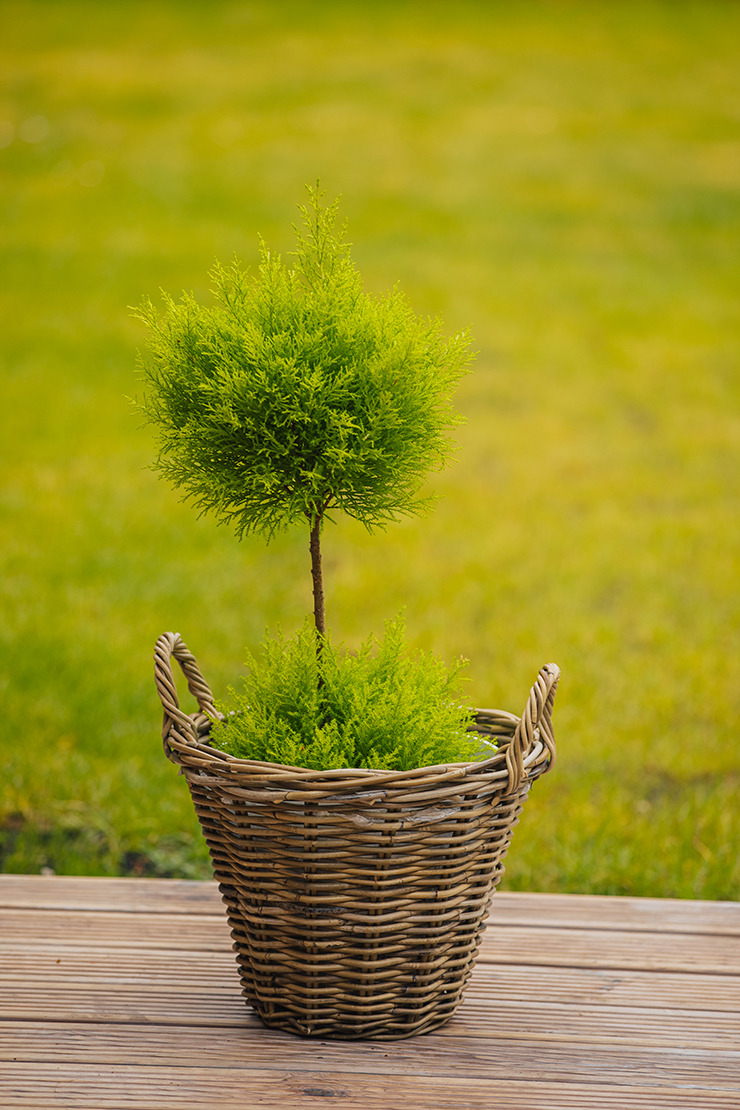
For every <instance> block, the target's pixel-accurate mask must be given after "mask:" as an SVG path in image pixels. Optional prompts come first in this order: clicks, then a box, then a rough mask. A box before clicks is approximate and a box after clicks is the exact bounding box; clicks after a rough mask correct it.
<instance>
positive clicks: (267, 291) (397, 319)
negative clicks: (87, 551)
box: [139, 190, 469, 538]
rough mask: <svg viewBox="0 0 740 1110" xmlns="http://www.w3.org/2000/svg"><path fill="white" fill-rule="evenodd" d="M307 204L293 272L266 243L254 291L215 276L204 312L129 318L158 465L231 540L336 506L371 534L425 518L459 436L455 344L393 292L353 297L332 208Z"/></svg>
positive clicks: (188, 305)
mask: <svg viewBox="0 0 740 1110" xmlns="http://www.w3.org/2000/svg"><path fill="white" fill-rule="evenodd" d="M309 195H310V205H309V206H308V207H307V208H304V209H302V210H301V211H302V215H303V220H304V225H305V228H304V230H303V231H298V232H297V239H298V243H297V249H296V252H295V256H294V257H295V266H294V268H292V269H289V268H287V267H286V266H285V265H284V263H283V262H282V260H281V259H280V258H279V257H275V256H273V255H271V254H270V252H269V251H268V250H267V248H266V247H265V246H264V244H263V247H262V261H261V265H260V267H259V272H258V275H257V277H256V278H255V279H252V278H249V277H248V276H247V275H246V274H245V273H244V272H243V271H242V270H241V269H240V267H239V265H238V263H236V262H234V263H233V264H232V265H231V266H230V267H229V268H228V269H225V268H223V267H222V266H220V265H217V266H216V267H215V269H214V271H213V273H212V278H213V282H214V291H215V294H216V300H217V304H216V306H215V307H212V308H207V307H203V306H201V305H199V304H197V303H196V302H195V301H194V300H193V299H192V298H190V297H187V296H183V298H182V299H181V301H180V302H177V303H176V302H175V301H173V300H172V299H171V298H169V297H165V306H164V313H163V314H162V315H161V316H160V315H159V314H158V313H157V312H156V310H155V309H154V307H153V306H152V304H151V302H146V303H145V304H144V305H143V306H142V308H141V309H140V310H139V315H140V318H141V319H143V320H144V321H145V323H146V324H147V325H148V327H149V344H148V357H147V359H146V360H145V362H144V364H143V378H144V381H145V383H146V397H145V400H144V403H143V406H142V407H143V410H144V412H145V413H146V415H147V417H148V418H149V420H150V422H151V423H152V424H153V425H154V427H155V429H156V433H157V436H158V448H159V451H158V457H157V461H156V463H155V468H156V469H157V470H158V471H159V472H160V474H162V475H163V476H164V477H165V478H167V479H169V480H170V481H171V482H172V483H173V484H174V485H175V486H177V487H179V488H181V489H182V490H183V491H184V495H185V497H186V498H187V499H190V500H192V501H193V502H194V503H195V504H196V505H197V506H198V507H199V508H200V509H201V510H202V511H203V512H212V513H214V514H215V515H216V517H217V519H218V520H219V522H224V523H228V524H232V525H233V526H234V527H235V529H236V532H237V534H238V535H239V536H240V537H241V536H242V535H244V534H246V533H250V532H256V533H261V534H264V535H266V536H267V537H268V538H269V537H270V536H271V535H273V534H274V533H275V532H276V531H278V530H281V529H283V528H286V527H288V526H289V525H291V524H293V523H296V522H298V521H300V520H305V519H306V518H308V519H309V520H311V521H313V520H314V519H316V518H317V517H322V516H323V515H324V513H326V512H328V513H329V514H331V511H332V510H333V509H339V510H341V511H342V512H345V513H347V514H348V515H349V516H351V517H355V518H356V519H357V520H360V521H362V523H363V524H364V525H365V526H366V527H367V528H368V529H372V528H373V527H374V526H376V525H385V524H387V523H388V522H389V521H391V520H394V519H396V518H397V517H398V515H399V514H404V513H418V512H421V511H423V510H424V509H425V508H426V507H427V506H428V503H429V500H428V499H424V498H422V497H420V494H419V490H420V488H421V486H422V484H423V481H424V478H425V475H426V474H427V472H428V471H429V470H430V469H432V468H440V467H441V466H443V465H444V463H445V461H446V460H447V458H448V456H449V453H450V445H449V443H448V439H447V435H446V433H447V431H448V430H449V429H450V428H451V427H453V426H454V425H455V424H456V423H458V419H457V418H456V416H455V414H454V413H453V411H452V409H451V407H450V404H449V395H450V393H451V390H452V388H453V386H454V385H455V383H456V382H457V380H458V379H459V378H460V376H461V375H462V374H463V373H464V372H465V367H466V365H467V362H468V360H469V353H468V352H469V340H468V337H467V336H466V335H459V336H456V337H454V338H453V339H451V340H449V341H446V340H444V339H443V338H442V336H441V333H440V326H439V324H438V323H437V322H434V321H429V320H422V319H418V318H417V317H416V316H415V315H414V313H413V312H412V311H411V309H410V308H409V306H408V305H407V303H406V301H405V299H404V297H403V296H402V294H401V293H400V292H399V291H398V290H393V291H392V292H391V293H389V294H387V295H386V296H385V297H371V296H369V295H367V294H365V293H364V292H363V289H362V281H361V279H360V276H359V274H358V273H357V271H356V270H355V268H354V266H353V264H352V262H351V259H350V253H349V247H348V245H347V244H346V243H344V242H343V241H342V238H341V235H340V236H339V237H336V236H335V234H334V224H335V220H336V208H337V205H336V203H335V204H334V205H332V206H331V207H328V208H325V207H322V204H321V197H320V194H319V193H318V191H317V190H309Z"/></svg>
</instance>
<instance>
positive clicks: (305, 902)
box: [155, 632, 560, 1040]
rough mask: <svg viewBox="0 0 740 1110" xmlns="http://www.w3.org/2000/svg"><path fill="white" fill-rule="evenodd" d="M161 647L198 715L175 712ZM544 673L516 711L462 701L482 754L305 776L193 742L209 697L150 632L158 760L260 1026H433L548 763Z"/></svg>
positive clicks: (471, 957)
mask: <svg viewBox="0 0 740 1110" xmlns="http://www.w3.org/2000/svg"><path fill="white" fill-rule="evenodd" d="M173 656H174V657H175V658H176V659H177V661H178V662H179V664H180V666H181V668H182V671H183V673H184V675H185V677H186V679H187V683H188V687H189V689H190V691H191V693H192V694H193V695H194V696H195V698H196V699H197V701H198V705H199V709H200V712H198V713H195V714H192V715H188V714H186V713H184V712H183V711H182V710H181V709H180V707H179V704H178V699H177V692H176V688H175V682H174V676H173V673H172V664H171V659H172V657H173ZM559 673H560V672H559V670H558V668H557V666H556V665H555V664H554V663H548V664H547V665H546V666H544V667H543V668H542V670H541V671H540V673H539V675H538V677H537V680H536V682H535V684H534V686H533V687H532V690H531V693H530V695H529V698H528V700H527V704H526V707H525V710H524V714H523V715H522V717H521V718H519V717H516V716H514V715H513V714H511V713H505V712H503V711H499V710H490V709H481V710H477V711H476V717H475V720H476V726H475V729H476V731H477V732H479V733H481V735H484V736H491V737H495V738H496V739H497V740H498V745H499V747H498V751H497V752H496V754H495V755H494V756H492V758H490V759H487V760H486V761H485V762H480V763H466V764H456V765H445V766H438V767H422V768H420V769H419V770H414V771H371V770H358V769H353V768H350V769H345V770H334V771H309V770H304V769H302V768H298V767H286V766H282V765H280V764H275V763H261V762H257V761H252V760H246V759H237V758H235V757H233V756H230V755H227V754H226V753H224V752H221V751H218V750H217V749H216V748H213V747H211V746H210V744H209V729H210V724H211V719H212V718H213V717H216V716H219V714H218V713H217V711H216V709H215V706H214V703H213V695H212V693H211V691H210V689H209V687H208V685H207V684H206V682H205V681H204V679H203V676H202V675H201V673H200V670H199V669H198V665H197V663H196V661H195V658H194V657H193V655H192V654H191V653H190V651H188V648H187V647H186V645H185V643H184V642H183V640H182V639H181V637H180V636H179V635H178V634H177V633H172V632H168V633H165V635H164V636H161V637H160V639H159V640H158V641H157V646H156V650H155V676H156V683H157V689H158V691H159V695H160V698H161V700H162V704H163V706H164V728H163V742H164V749H165V753H166V755H167V756H168V758H169V759H171V760H172V761H173V762H174V763H177V764H179V766H180V768H181V772H182V774H184V775H185V777H186V779H187V781H188V785H189V787H190V792H191V795H192V798H193V802H194V803H195V808H196V811H197V814H198V817H199V819H200V823H201V826H202V829H203V832H204V834H205V838H206V841H207V843H208V848H209V850H210V854H211V859H212V861H213V868H214V873H215V877H216V880H217V881H218V883H219V885H220V890H221V894H222V896H223V899H224V902H225V903H226V906H227V911H228V918H229V924H230V926H231V930H232V937H233V940H234V948H235V950H236V953H237V962H238V964H239V969H240V975H241V981H242V986H243V993H244V995H245V996H246V999H247V1002H248V1003H249V1004H250V1005H251V1006H253V1007H254V1008H255V1009H256V1010H257V1012H258V1013H259V1015H260V1017H261V1018H262V1020H263V1022H264V1023H265V1025H267V1026H270V1027H271V1028H275V1029H283V1030H286V1031H289V1032H292V1033H297V1034H301V1035H303V1036H317V1037H321V1038H340V1039H354V1038H367V1039H383V1040H391V1039H396V1038H401V1037H410V1036H413V1035H415V1034H417V1033H426V1032H429V1031H430V1030H432V1029H436V1028H438V1027H439V1026H441V1025H443V1024H444V1023H445V1022H447V1021H449V1019H450V1018H451V1017H452V1015H453V1014H454V1012H455V1010H456V1009H457V1007H458V1006H459V1004H460V1002H461V1000H462V996H463V992H464V990H465V987H466V985H467V983H468V981H469V979H470V976H471V974H472V970H473V965H474V963H475V958H476V955H477V951H478V947H479V943H480V937H481V934H482V932H483V929H484V927H485V925H484V919H485V917H486V913H487V910H488V907H489V905H490V902H491V898H492V896H493V892H494V889H495V887H496V885H497V883H498V882H499V880H500V878H501V876H502V874H503V870H504V867H503V859H504V857H505V855H506V853H507V849H508V845H509V841H510V840H511V836H512V832H513V829H514V826H515V825H516V824H517V823H518V819H519V814H520V813H521V811H522V804H523V802H524V800H525V798H526V795H527V792H528V791H529V788H530V785H531V783H532V782H533V780H534V779H535V778H537V777H538V776H539V775H541V774H542V773H543V772H544V771H546V770H548V769H549V767H550V766H551V764H552V761H553V759H554V757H555V742H554V738H553V732H552V720H551V714H552V705H553V700H554V697H555V690H556V687H557V682H558V677H559Z"/></svg>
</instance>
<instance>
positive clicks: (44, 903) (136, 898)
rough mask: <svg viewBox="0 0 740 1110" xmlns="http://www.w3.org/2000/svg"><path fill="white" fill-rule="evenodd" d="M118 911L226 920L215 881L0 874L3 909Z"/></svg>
mask: <svg viewBox="0 0 740 1110" xmlns="http://www.w3.org/2000/svg"><path fill="white" fill-rule="evenodd" d="M11 908H15V909H29V910H73V911H74V912H75V913H84V912H85V911H86V910H96V911H98V912H100V911H104V910H115V911H117V912H118V913H165V914H171V913H187V914H205V915H207V916H210V917H213V916H216V917H222V916H223V914H224V904H223V902H222V901H221V895H220V894H219V892H218V887H217V885H216V883H215V882H200V881H197V880H190V879H104V878H97V877H89V876H78V875H0V909H11Z"/></svg>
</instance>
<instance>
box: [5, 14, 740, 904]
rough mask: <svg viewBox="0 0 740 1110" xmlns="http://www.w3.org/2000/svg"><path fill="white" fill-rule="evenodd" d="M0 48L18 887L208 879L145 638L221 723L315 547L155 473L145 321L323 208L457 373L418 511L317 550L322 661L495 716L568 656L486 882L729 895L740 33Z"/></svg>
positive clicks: (517, 706)
mask: <svg viewBox="0 0 740 1110" xmlns="http://www.w3.org/2000/svg"><path fill="white" fill-rule="evenodd" d="M0 30H1V31H2V33H1V34H0V56H1V61H2V64H1V65H0V74H1V76H0V145H2V149H0V206H1V210H2V227H3V236H2V267H3V281H2V287H1V292H0V314H1V316H0V321H1V323H0V345H1V352H0V355H1V359H2V365H1V373H2V387H3V394H2V406H1V407H0V421H1V437H2V439H1V445H0V452H1V456H2V471H3V478H2V489H1V491H0V537H1V538H0V551H1V552H2V560H3V567H2V574H1V575H0V606H1V615H0V656H1V662H0V689H2V710H3V722H4V728H3V739H2V755H3V760H2V762H3V771H4V773H3V775H2V779H1V780H0V826H1V827H2V839H1V841H0V868H2V869H4V870H5V871H31V872H38V871H39V870H40V869H41V868H43V867H51V868H53V869H54V870H56V871H57V872H59V873H62V872H77V873H87V874H123V873H134V874H136V873H139V874H159V875H178V876H186V877H197V876H205V875H206V874H207V873H208V864H207V860H206V857H205V853H204V850H203V847H202V844H201V841H200V838H199V833H198V831H197V826H196V823H195V819H194V816H193V815H192V813H191V805H190V801H189V798H188V796H187V794H186V790H185V786H184V782H183V780H182V779H181V778H178V777H177V775H176V772H175V769H174V768H173V767H172V766H171V765H170V764H169V763H167V762H166V760H165V759H164V757H163V755H162V751H161V747H160V743H159V738H158V734H159V725H160V719H161V715H160V710H159V705H158V701H157V699H156V695H155V692H154V685H153V668H152V649H153V645H154V641H155V640H156V638H157V636H158V635H159V634H160V633H161V632H163V631H165V630H166V629H174V630H176V631H179V632H181V633H182V635H183V636H184V637H185V639H186V641H187V642H188V644H189V646H190V647H191V649H192V650H193V651H194V652H195V653H196V655H197V657H198V659H199V661H200V662H201V665H202V668H203V670H204V672H205V674H206V677H207V678H208V679H209V681H210V682H211V685H212V686H213V688H214V690H215V691H216V692H217V693H218V694H220V695H225V694H226V688H227V686H228V685H229V684H230V683H233V682H234V681H236V680H237V678H238V675H239V673H240V669H241V665H242V661H243V658H244V655H245V649H246V648H247V647H249V648H250V649H252V650H254V648H255V647H256V645H257V644H258V642H259V640H260V639H261V637H262V634H263V632H264V629H265V627H266V626H268V625H269V626H270V627H272V628H274V627H275V625H276V624H277V623H278V622H279V623H280V624H281V625H282V627H283V628H284V629H285V630H292V629H293V628H295V627H296V626H297V625H298V624H299V623H300V622H301V621H302V619H303V615H304V614H305V613H306V612H307V611H309V609H310V606H311V599H310V576H309V556H308V538H307V535H303V534H298V533H295V534H289V535H286V536H284V537H282V538H279V539H278V540H276V541H275V542H274V543H273V544H272V545H271V546H270V547H269V548H265V547H264V546H263V544H262V543H261V542H259V541H254V542H252V541H245V542H243V543H241V544H239V543H237V541H236V540H235V539H234V538H233V536H232V535H230V534H229V533H228V532H227V531H225V530H223V529H217V528H215V527H214V526H213V525H212V523H211V522H210V521H209V520H207V519H202V520H198V519H196V516H195V514H194V512H193V511H192V510H191V509H189V508H188V507H187V506H183V505H180V504H179V503H178V500H177V496H176V495H175V494H174V493H173V492H172V491H171V490H170V489H169V488H168V487H167V486H166V485H165V484H163V483H160V482H158V481H157V479H156V478H155V476H154V475H153V474H152V473H151V472H150V471H148V470H147V469H146V466H147V464H148V463H149V462H150V461H151V458H152V453H153V451H152V441H151V436H150V433H149V432H148V431H147V430H146V429H142V428H141V427H140V426H139V421H138V420H137V418H136V417H135V416H133V415H132V414H131V409H130V405H129V403H128V401H127V397H130V396H132V395H133V394H135V393H136V390H137V383H136V380H135V377H134V365H135V352H136V348H137V346H141V345H143V342H144V329H143V328H142V327H141V326H140V325H139V324H138V323H137V322H136V321H134V320H133V319H132V318H131V316H130V313H129V310H128V308H127V306H129V305H135V304H137V303H138V302H139V301H140V300H141V297H142V296H143V295H144V294H150V295H152V296H153V297H156V295H157V291H158V289H159V288H160V287H161V288H165V289H167V290H168V291H169V292H172V293H174V294H177V293H178V292H179V291H180V290H181V289H187V290H192V291H193V292H194V293H195V294H196V296H198V297H207V296H208V282H207V278H206V274H207V271H208V270H209V268H210V267H211V265H212V263H213V260H214V258H215V257H216V256H218V257H219V258H221V259H222V260H223V261H224V262H228V260H229V259H230V257H231V256H232V255H233V253H234V252H236V253H237V254H238V255H239V257H240V258H241V260H242V261H243V262H244V263H248V264H250V265H254V263H255V262H256V260H257V255H258V235H259V234H262V235H263V236H264V237H265V238H266V239H267V241H268V243H269V244H270V245H271V246H272V247H273V248H275V249H278V250H289V249H291V246H292V239H293V233H292V230H291V223H292V222H293V221H294V220H295V218H296V205H297V204H298V203H302V201H303V199H304V192H303V186H304V183H305V182H310V181H314V180H315V179H316V178H317V177H320V178H321V180H322V183H323V185H324V186H325V187H326V189H327V192H328V194H329V195H330V196H334V195H337V194H340V193H341V194H342V197H343V200H342V211H343V213H344V214H345V215H346V216H347V217H348V218H349V221H350V236H349V237H350V239H351V241H352V242H353V244H354V245H353V257H354V258H355V260H356V262H357V264H358V266H359V268H360V270H361V272H362V273H363V274H364V276H365V278H366V284H367V287H368V288H369V289H372V290H378V291H382V290H385V289H387V288H388V287H390V286H391V285H393V284H394V283H395V282H399V283H400V284H401V286H402V288H403V289H404V290H405V292H406V293H407V295H408V297H409V300H410V302H411V304H412V305H413V307H414V308H415V309H416V310H417V311H418V312H421V313H430V314H439V315H441V316H442V318H443V319H444V321H445V325H446V327H447V329H448V330H449V331H453V330H457V329H459V328H461V327H467V326H470V327H471V329H472V332H473V335H474V339H475V347H476V349H477V351H478V357H477V361H476V364H475V368H474V372H473V373H472V374H471V375H470V376H469V377H468V378H466V379H465V381H464V383H463V385H462V386H461V387H460V389H459V391H458V394H457V403H458V407H459V408H460V410H461V411H462V412H463V413H464V414H465V416H466V417H467V424H466V425H465V427H464V428H462V429H461V430H460V432H459V433H458V439H459V444H460V450H459V454H458V458H457V462H456V464H455V465H454V466H453V467H452V468H451V469H450V470H448V471H446V472H445V473H444V474H442V475H439V476H437V477H436V478H435V483H434V484H435V487H436V489H437V491H438V492H439V493H441V494H442V495H443V498H442V500H441V502H440V504H439V507H438V509H437V510H436V512H435V514H434V515H433V516H432V517H430V518H428V519H427V520H423V521H419V522H408V523H403V524H399V525H396V526H394V527H393V528H391V529H390V530H389V531H388V532H386V533H381V534H379V535H375V536H371V537H368V536H367V535H366V534H364V532H363V531H362V530H361V529H360V528H358V527H356V526H354V525H352V524H349V523H341V524H339V525H337V526H336V527H335V528H330V529H329V530H328V531H327V534H326V538H325V541H324V547H325V559H326V564H327V566H326V574H327V590H328V616H329V622H330V625H331V627H332V629H333V634H334V639H335V640H336V641H340V640H344V641H345V642H346V643H347V644H349V645H354V644H357V643H359V642H360V640H362V639H364V638H365V637H366V636H367V635H368V633H370V632H371V631H376V632H378V631H380V630H381V629H382V626H383V622H384V620H386V619H387V618H389V617H392V616H395V614H396V613H397V612H398V611H399V609H401V607H404V606H405V617H406V624H407V629H408V632H409V636H410V638H411V640H412V642H413V643H414V644H415V645H417V646H421V647H424V648H429V647H434V648H435V649H436V650H437V651H438V652H440V654H442V656H443V657H444V658H446V659H447V660H448V661H449V660H452V659H453V658H454V657H456V656H458V655H460V654H462V655H464V656H466V657H468V658H469V659H470V666H469V676H470V684H469V690H470V700H471V701H472V702H473V703H475V704H477V705H482V706H497V707H501V708H506V709H510V710H512V711H515V712H521V710H522V708H523V706H524V703H525V700H526V696H527V693H528V690H529V687H530V685H531V683H532V681H533V679H534V677H535V675H536V673H537V671H538V669H539V667H540V666H541V665H542V664H543V663H545V662H548V661H550V660H554V661H555V662H557V663H559V664H560V666H561V668H562V670H563V678H562V682H561V688H560V691H559V693H558V698H557V701H556V711H555V725H556V737H557V740H558V746H559V759H558V763H557V764H556V767H555V768H554V770H553V772H552V774H551V775H549V776H547V778H546V779H544V780H542V781H540V782H539V783H537V785H536V786H535V788H534V789H533V791H532V795H531V798H530V801H529V802H528V803H527V809H526V810H525V813H524V818H523V821H522V825H521V827H520V828H519V829H518V830H517V833H516V836H515V839H514V844H513V850H512V852H511V855H510V857H509V859H508V861H507V863H508V867H507V875H506V879H505V883H506V885H508V887H509V888H510V889H513V888H526V889H533V890H560V891H574V892H583V893H606V894H638V895H665V896H677V897H697V898H738V897H740V864H738V853H737V844H738V842H739V841H740V806H738V804H737V798H738V788H739V786H740V771H739V768H740V760H739V757H738V739H737V722H738V720H740V560H739V552H740V514H739V513H738V495H739V494H740V467H739V463H740V374H739V369H738V348H739V343H738V317H739V315H740V313H739V309H738V296H737V293H738V279H739V278H740V264H739V262H738V258H739V257H740V256H739V253H738V246H739V245H740V244H739V236H738V230H739V229H740V193H739V191H738V187H739V186H740V8H738V7H737V6H736V5H731V4H727V3H719V2H714V0H703V2H702V3H700V4H699V3H696V4H689V3H681V2H678V0H676V2H665V3H651V2H649V0H648V2H643V0H640V2H636V0H635V2H630V0H627V2H625V3H620V4H613V5H610V4H600V3H586V2H585V0H583V2H580V3H567V2H562V3H544V2H543V3H541V4H537V3H531V4H504V3H494V2H492V3H483V2H481V3H479V4H476V3H466V2H464V0H461V2H459V3H456V4H454V5H449V4H443V3H435V2H426V3H421V0H418V2H417V0H414V2H410V3H403V2H399V3H393V4H390V3H387V4H386V3H380V2H378V0H374V2H370V0H368V2H367V3H366V4H363V3H358V2H355V3H349V2H347V3H346V4H345V3H339V2H337V3H334V4H332V3H329V2H326V0H319V2H316V3H313V4H298V3H287V2H286V3H268V2H267V0H256V2H253V3H249V4H246V3H224V2H220V0H214V2H212V3H211V4H209V5H204V4H196V3H186V2H184V0H182V2H175V0H171V2H169V3H168V2H164V0H147V2H146V3H144V2H143V0H129V2H127V3H123V2H120V3H116V2H112V0H111V2H108V0H106V3H104V4H93V3H87V2H82V0H78V2H72V0H57V2H55V3H51V2H49V0H34V2H27V3H24V2H16V3H10V2H4V0H0ZM184 700H185V701H186V702H187V699H184ZM188 704H190V703H189V702H188Z"/></svg>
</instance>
